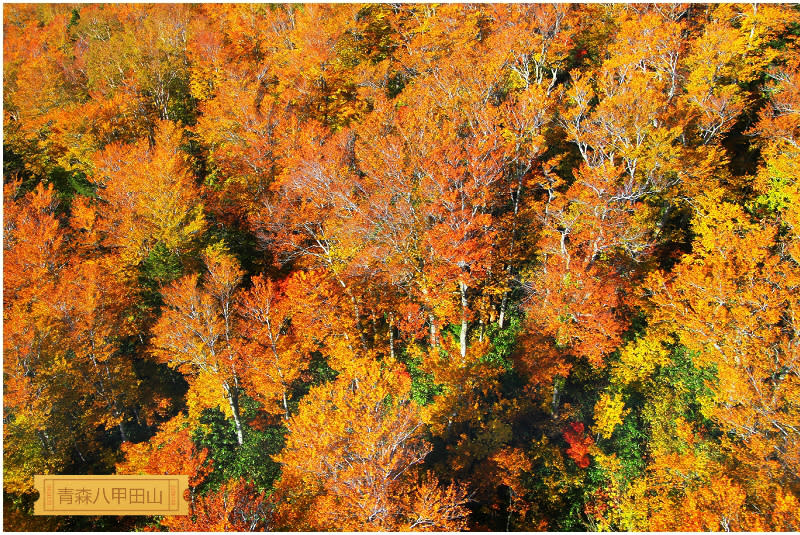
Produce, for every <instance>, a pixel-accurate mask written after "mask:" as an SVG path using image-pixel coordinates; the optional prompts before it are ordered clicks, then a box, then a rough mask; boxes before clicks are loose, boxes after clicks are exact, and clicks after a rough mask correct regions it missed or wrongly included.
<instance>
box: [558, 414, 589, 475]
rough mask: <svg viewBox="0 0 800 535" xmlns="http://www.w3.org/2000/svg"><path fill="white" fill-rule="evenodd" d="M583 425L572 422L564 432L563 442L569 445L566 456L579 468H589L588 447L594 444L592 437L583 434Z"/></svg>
mask: <svg viewBox="0 0 800 535" xmlns="http://www.w3.org/2000/svg"><path fill="white" fill-rule="evenodd" d="M583 431H584V428H583V424H582V423H580V422H573V423H571V424H569V427H568V428H567V429H565V430H564V440H566V441H567V443H568V444H569V448H568V449H567V455H569V457H570V459H572V460H573V461H575V463H576V464H577V465H578V466H579V467H581V468H587V467H588V466H589V447H590V446H591V445H592V444H594V440H592V437H590V436H588V435H584V434H583Z"/></svg>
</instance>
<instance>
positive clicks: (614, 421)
mask: <svg viewBox="0 0 800 535" xmlns="http://www.w3.org/2000/svg"><path fill="white" fill-rule="evenodd" d="M629 412H630V410H625V402H624V401H623V400H622V395H621V394H614V395H613V396H610V395H609V394H608V393H603V394H602V395H601V396H600V399H599V400H598V401H597V403H596V404H595V406H594V419H595V429H596V430H598V431H599V432H600V434H601V435H602V436H603V438H611V434H612V433H613V432H614V429H615V428H616V427H617V426H618V425H620V424H622V419H623V418H624V417H625V415H626V414H628V413H629Z"/></svg>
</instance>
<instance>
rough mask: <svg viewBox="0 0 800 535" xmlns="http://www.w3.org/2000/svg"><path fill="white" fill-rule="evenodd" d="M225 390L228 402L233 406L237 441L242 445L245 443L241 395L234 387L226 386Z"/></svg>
mask: <svg viewBox="0 0 800 535" xmlns="http://www.w3.org/2000/svg"><path fill="white" fill-rule="evenodd" d="M225 391H226V393H227V394H228V403H229V404H230V406H231V413H233V423H234V425H235V426H236V442H238V443H239V445H240V446H241V445H242V444H244V430H243V428H242V420H241V418H240V417H239V399H238V398H239V396H238V395H237V394H236V393H235V392H234V389H232V388H230V387H229V386H227V385H226V386H225Z"/></svg>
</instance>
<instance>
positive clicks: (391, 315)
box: [389, 312, 394, 358]
mask: <svg viewBox="0 0 800 535" xmlns="http://www.w3.org/2000/svg"><path fill="white" fill-rule="evenodd" d="M389 355H390V356H391V357H392V358H394V313H393V312H390V313H389Z"/></svg>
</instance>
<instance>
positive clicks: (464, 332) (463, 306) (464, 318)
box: [458, 281, 467, 358]
mask: <svg viewBox="0 0 800 535" xmlns="http://www.w3.org/2000/svg"><path fill="white" fill-rule="evenodd" d="M458 287H459V289H460V290H461V358H464V357H465V356H466V355H467V285H466V284H464V283H463V282H462V281H458Z"/></svg>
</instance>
